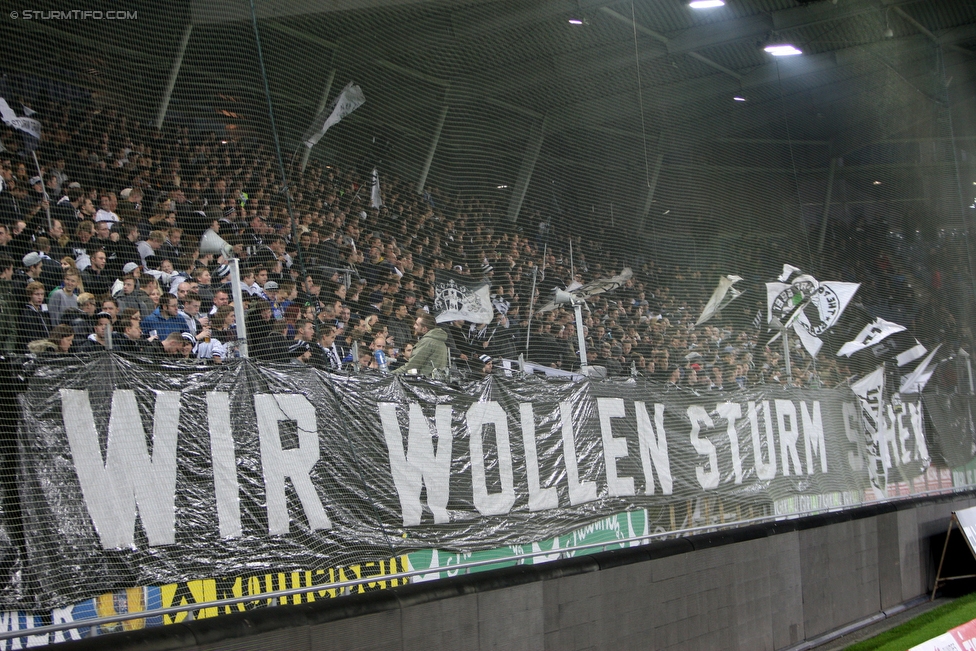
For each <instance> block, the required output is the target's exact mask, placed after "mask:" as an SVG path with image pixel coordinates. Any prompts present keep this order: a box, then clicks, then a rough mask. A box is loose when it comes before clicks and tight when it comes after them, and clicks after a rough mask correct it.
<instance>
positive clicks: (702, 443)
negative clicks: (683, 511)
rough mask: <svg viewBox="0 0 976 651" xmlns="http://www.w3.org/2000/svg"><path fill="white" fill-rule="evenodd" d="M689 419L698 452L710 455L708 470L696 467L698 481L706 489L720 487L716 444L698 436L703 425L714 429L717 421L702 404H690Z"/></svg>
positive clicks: (692, 441) (692, 439) (692, 437)
mask: <svg viewBox="0 0 976 651" xmlns="http://www.w3.org/2000/svg"><path fill="white" fill-rule="evenodd" d="M688 420H690V421H691V444H692V445H693V446H694V447H695V450H696V451H697V452H698V454H700V455H708V468H709V469H708V470H705V469H704V468H702V467H701V466H696V467H695V476H696V477H697V478H698V483H699V484H700V485H701V487H702V488H704V489H705V490H709V489H712V488H718V482H719V479H720V478H721V474H720V472H719V469H718V454H717V451H716V450H715V444H714V443H712V442H711V441H710V440H708V439H707V438H699V436H698V433H699V432H701V426H702V425H705V426H706V427H707V428H708V429H712V428H714V427H715V423H714V422H713V421H712V419H711V417H710V416H709V415H708V412H707V411H705V408H704V407H702V406H701V405H689V407H688Z"/></svg>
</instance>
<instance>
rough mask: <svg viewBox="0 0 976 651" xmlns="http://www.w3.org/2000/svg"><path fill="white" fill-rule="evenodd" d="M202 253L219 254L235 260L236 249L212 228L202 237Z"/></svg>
mask: <svg viewBox="0 0 976 651" xmlns="http://www.w3.org/2000/svg"><path fill="white" fill-rule="evenodd" d="M200 253H202V254H204V255H206V254H208V253H217V254H221V255H223V256H224V257H225V258H233V257H234V247H232V246H231V245H230V244H228V243H227V241H226V240H225V239H224V238H222V237H221V236H219V235H217V234H216V233H215V232H214V231H213V229H212V228H208V229H207V230H206V231H204V233H203V236H202V237H200Z"/></svg>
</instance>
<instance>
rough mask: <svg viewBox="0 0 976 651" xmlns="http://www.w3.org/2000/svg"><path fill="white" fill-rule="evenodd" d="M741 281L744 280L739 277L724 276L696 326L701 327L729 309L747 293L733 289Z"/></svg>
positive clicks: (719, 280)
mask: <svg viewBox="0 0 976 651" xmlns="http://www.w3.org/2000/svg"><path fill="white" fill-rule="evenodd" d="M740 280H742V278H741V277H739V276H723V277H721V278H719V279H718V287H716V288H715V291H713V292H712V297H711V298H710V299H708V303H707V304H706V305H705V309H704V310H702V313H701V316H700V317H698V321H696V322H695V325H696V326H700V325H701V324H703V323H705V322H706V321H708V320H709V319H711V318H712V317H713V316H715V315H716V314H718V313H719V312H721V311H722V310H724V309H725V308H726V307H728V305H729V303H731V302H732V301H734V300H735V299H737V298H739V297H740V296H742V295H743V294H744V293H745V292H742V291H739V290H738V289H736V288H735V287H733V285H734V284H735V283H737V282H739V281H740Z"/></svg>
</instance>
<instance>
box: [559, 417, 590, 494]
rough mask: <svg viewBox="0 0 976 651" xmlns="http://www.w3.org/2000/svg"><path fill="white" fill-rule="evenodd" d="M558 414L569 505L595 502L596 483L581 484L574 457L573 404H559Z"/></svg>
mask: <svg viewBox="0 0 976 651" xmlns="http://www.w3.org/2000/svg"><path fill="white" fill-rule="evenodd" d="M559 414H560V416H561V417H562V421H563V461H564V462H565V463H566V482H567V483H568V484H569V503H570V504H571V505H573V506H576V505H577V504H583V503H584V502H593V501H595V500H596V483H595V482H592V481H584V482H581V481H580V479H579V464H578V461H577V457H576V434H575V433H574V432H573V404H572V403H571V402H569V401H566V400H564V401H562V402H560V403H559Z"/></svg>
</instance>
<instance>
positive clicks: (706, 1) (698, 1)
mask: <svg viewBox="0 0 976 651" xmlns="http://www.w3.org/2000/svg"><path fill="white" fill-rule="evenodd" d="M688 6H689V7H691V8H692V9H714V8H715V7H724V6H725V0H691V2H689V3H688Z"/></svg>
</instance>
